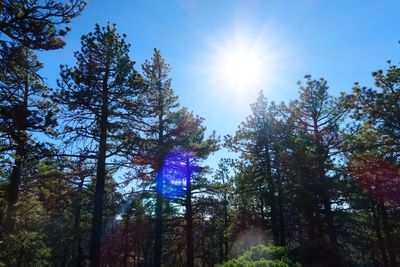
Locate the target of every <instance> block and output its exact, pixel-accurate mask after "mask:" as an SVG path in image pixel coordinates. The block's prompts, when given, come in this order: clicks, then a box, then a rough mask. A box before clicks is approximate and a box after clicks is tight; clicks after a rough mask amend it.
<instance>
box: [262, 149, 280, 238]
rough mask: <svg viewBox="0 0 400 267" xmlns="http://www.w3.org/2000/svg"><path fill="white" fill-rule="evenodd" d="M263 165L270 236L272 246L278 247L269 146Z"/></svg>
mask: <svg viewBox="0 0 400 267" xmlns="http://www.w3.org/2000/svg"><path fill="white" fill-rule="evenodd" d="M265 163H266V168H267V170H266V171H267V173H266V183H267V186H268V190H267V192H266V193H265V195H266V196H265V199H266V202H267V203H269V204H270V207H271V228H272V236H273V239H274V246H279V230H278V218H277V217H278V216H277V214H278V213H277V207H276V198H275V183H274V179H273V178H272V167H271V156H270V153H269V145H268V144H267V145H266V146H265Z"/></svg>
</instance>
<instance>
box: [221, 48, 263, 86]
mask: <svg viewBox="0 0 400 267" xmlns="http://www.w3.org/2000/svg"><path fill="white" fill-rule="evenodd" d="M265 61H266V56H265V53H264V52H263V51H262V49H260V48H258V47H256V46H252V45H250V44H246V43H245V42H237V41H235V42H232V43H227V44H225V45H223V46H222V47H221V48H220V49H219V51H218V53H217V54H216V57H215V71H216V73H215V75H216V78H217V79H218V81H219V83H220V85H222V86H224V87H226V88H229V89H231V90H234V91H244V90H254V89H255V87H258V86H261V84H262V82H263V80H264V79H265V75H266V74H267V70H266V65H265ZM257 90H259V88H258V89H257Z"/></svg>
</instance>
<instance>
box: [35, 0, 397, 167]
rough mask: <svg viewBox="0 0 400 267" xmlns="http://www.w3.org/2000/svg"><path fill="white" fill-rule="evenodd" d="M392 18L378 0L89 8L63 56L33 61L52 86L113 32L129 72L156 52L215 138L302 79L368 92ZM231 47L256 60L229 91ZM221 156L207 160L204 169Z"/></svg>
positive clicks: (211, 0) (161, 1)
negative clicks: (62, 69) (98, 37)
mask: <svg viewBox="0 0 400 267" xmlns="http://www.w3.org/2000/svg"><path fill="white" fill-rule="evenodd" d="M399 11H400V1H383V0H382V1H369V0H363V1H361V0H358V1H357V0H354V1H348V0H336V1H319V0H302V1H301V0H299V1H289V0H287V1H286V0H280V1H278V0H276V1H268V0H265V1H262V0H260V1H257V0H242V1H235V0H220V1H217V0H114V1H109V0H92V1H90V0H89V3H88V5H87V7H86V9H85V10H84V12H83V13H82V15H81V16H79V17H77V18H75V19H74V20H73V21H72V23H71V25H69V26H70V27H71V28H72V31H71V32H70V33H69V34H68V35H67V36H66V38H65V40H66V43H67V44H66V46H65V47H64V49H62V50H56V51H47V52H41V53H40V54H39V56H40V59H41V60H42V62H43V63H44V66H45V67H44V69H43V71H42V72H43V75H44V76H45V77H47V79H48V83H49V84H50V85H51V86H55V84H56V83H55V81H56V79H57V78H58V76H59V65H60V64H69V65H73V64H74V62H75V60H74V57H73V52H74V51H77V50H79V49H80V37H81V36H82V35H83V34H86V33H88V32H90V31H93V29H94V25H95V23H98V24H100V25H107V22H112V23H116V25H117V29H118V31H119V32H120V33H125V34H127V41H128V42H129V43H131V45H132V47H131V51H130V53H131V58H132V59H133V60H135V61H136V62H137V63H136V68H137V69H138V70H139V71H140V66H141V64H142V63H143V62H144V60H145V59H150V58H151V56H152V53H153V49H154V48H158V49H160V50H161V54H162V55H163V57H164V58H165V60H166V61H167V63H169V64H170V65H171V67H172V72H171V78H172V79H173V87H174V90H175V92H176V94H177V95H178V97H179V100H180V103H181V105H182V106H185V107H188V109H189V110H191V111H193V112H194V113H195V114H197V115H199V116H201V117H203V118H204V125H205V126H206V127H207V129H208V131H209V132H211V131H212V130H215V131H216V133H217V134H218V135H220V136H223V135H226V134H234V132H235V130H236V129H237V127H238V125H239V124H240V123H241V122H242V121H243V120H244V119H245V118H246V116H248V115H249V114H250V104H251V103H253V102H255V99H256V96H257V93H258V91H260V90H263V92H264V95H265V96H266V97H267V99H268V100H269V101H275V102H281V101H290V100H293V99H295V98H296V97H297V88H298V86H297V81H299V80H303V78H304V75H306V74H311V75H312V76H313V77H315V78H319V77H324V78H326V79H327V80H328V84H329V86H330V93H331V94H332V95H338V94H339V92H342V91H343V92H350V91H351V88H352V85H353V83H354V82H360V84H361V85H365V86H369V87H370V86H373V79H372V77H371V72H372V71H375V70H377V69H385V68H386V67H387V63H386V62H387V60H388V59H392V62H393V63H398V62H399V59H400V45H399V43H398V41H399V40H400V16H399V15H398V14H399ZM237 47H240V49H241V50H244V51H245V53H247V52H246V51H251V53H252V55H253V58H255V60H257V59H260V60H261V59H262V64H260V65H259V66H258V70H257V71H258V75H257V76H254V79H253V80H256V81H255V82H254V83H252V84H249V85H248V86H247V87H246V86H243V87H242V88H239V89H238V88H234V87H235V86H234V85H233V84H232V83H229V82H227V79H228V78H229V76H228V78H226V77H225V79H221V72H220V70H221V68H228V67H232V66H230V65H229V64H230V63H229V62H228V63H227V60H226V56H227V55H228V57H229V56H230V55H232V54H237V53H238V48H237ZM249 63H250V65H251V63H253V61H252V62H249ZM253 65H254V64H253ZM251 70H252V69H251ZM241 71H242V70H241ZM246 73H247V72H246ZM249 75H250V74H249ZM227 155H228V154H227V153H226V152H225V151H222V152H218V153H216V154H215V155H214V156H213V157H211V159H210V160H209V163H210V165H211V166H212V167H216V164H217V162H218V159H219V158H220V157H224V156H227Z"/></svg>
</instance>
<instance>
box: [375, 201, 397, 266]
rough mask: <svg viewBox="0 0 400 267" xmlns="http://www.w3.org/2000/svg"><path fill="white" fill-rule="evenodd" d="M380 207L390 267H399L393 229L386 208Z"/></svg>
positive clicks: (381, 205)
mask: <svg viewBox="0 0 400 267" xmlns="http://www.w3.org/2000/svg"><path fill="white" fill-rule="evenodd" d="M378 205H379V209H380V213H381V216H382V225H383V232H384V234H385V239H386V249H387V252H388V254H389V262H390V267H396V266H397V261H396V254H395V252H394V251H393V247H394V246H393V243H392V236H391V227H390V225H389V221H388V217H387V212H386V208H385V206H384V205H383V204H378Z"/></svg>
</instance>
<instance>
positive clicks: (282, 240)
mask: <svg viewBox="0 0 400 267" xmlns="http://www.w3.org/2000/svg"><path fill="white" fill-rule="evenodd" d="M277 188H278V208H279V209H278V218H279V224H278V226H279V237H280V238H279V245H280V246H283V247H284V246H286V233H285V218H284V211H283V188H282V177H281V171H280V167H278V174H277Z"/></svg>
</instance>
